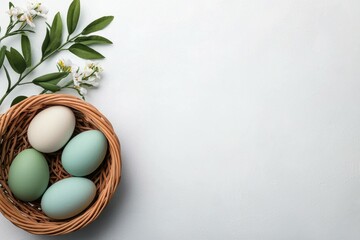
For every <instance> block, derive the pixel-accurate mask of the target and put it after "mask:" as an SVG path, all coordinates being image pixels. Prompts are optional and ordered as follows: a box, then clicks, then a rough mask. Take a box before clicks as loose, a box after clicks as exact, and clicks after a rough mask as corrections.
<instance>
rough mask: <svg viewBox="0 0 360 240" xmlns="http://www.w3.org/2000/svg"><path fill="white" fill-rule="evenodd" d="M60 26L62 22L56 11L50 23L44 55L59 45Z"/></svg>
mask: <svg viewBox="0 0 360 240" xmlns="http://www.w3.org/2000/svg"><path fill="white" fill-rule="evenodd" d="M62 28H63V24H62V20H61V15H60V13H59V12H58V13H57V14H56V15H55V17H54V20H53V22H52V24H51V29H50V34H49V45H48V47H47V48H46V51H45V55H46V54H48V53H51V52H53V51H55V50H56V49H57V48H58V47H60V45H61V41H62Z"/></svg>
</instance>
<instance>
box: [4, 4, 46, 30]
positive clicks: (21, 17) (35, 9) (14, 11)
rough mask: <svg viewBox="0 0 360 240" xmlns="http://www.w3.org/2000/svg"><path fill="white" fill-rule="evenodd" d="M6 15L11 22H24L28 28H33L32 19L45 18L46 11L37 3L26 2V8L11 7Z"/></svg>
mask: <svg viewBox="0 0 360 240" xmlns="http://www.w3.org/2000/svg"><path fill="white" fill-rule="evenodd" d="M7 13H8V14H9V15H10V16H11V19H12V20H13V21H20V22H26V24H28V25H29V26H30V27H35V24H34V18H35V17H37V16H39V17H43V18H46V17H47V16H46V14H47V13H48V9H47V8H46V7H44V6H43V5H42V3H41V2H39V1H31V2H28V4H27V8H25V9H24V8H21V7H11V8H10V9H9V10H8V11H7Z"/></svg>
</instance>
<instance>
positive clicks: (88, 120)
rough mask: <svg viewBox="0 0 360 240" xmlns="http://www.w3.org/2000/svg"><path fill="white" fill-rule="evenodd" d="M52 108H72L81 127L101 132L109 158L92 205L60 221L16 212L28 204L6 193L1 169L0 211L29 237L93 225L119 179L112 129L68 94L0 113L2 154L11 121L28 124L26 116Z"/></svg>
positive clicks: (36, 98)
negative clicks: (79, 117)
mask: <svg viewBox="0 0 360 240" xmlns="http://www.w3.org/2000/svg"><path fill="white" fill-rule="evenodd" d="M53 105H62V106H67V107H70V108H71V109H73V111H76V112H77V113H78V114H79V116H80V115H81V119H80V120H79V121H82V122H80V123H79V124H80V125H81V124H85V125H86V126H88V125H89V126H94V127H95V128H96V129H99V130H100V131H102V132H103V133H104V135H105V136H106V138H107V140H108V155H107V159H106V160H104V161H106V164H105V165H104V167H103V168H102V169H100V170H99V171H98V174H97V175H96V180H98V181H97V182H98V188H97V191H98V193H97V198H96V200H95V202H94V203H93V204H92V205H91V206H90V207H89V208H88V209H87V210H85V211H84V212H82V213H81V214H79V215H77V216H75V217H73V218H70V219H68V220H62V221H54V220H47V219H46V218H42V216H41V212H40V213H39V211H37V210H34V212H32V211H30V212H25V211H20V210H19V209H20V208H21V209H22V207H23V206H25V205H26V207H27V206H28V205H27V204H28V203H24V202H21V201H18V200H17V201H16V199H15V202H14V198H12V195H11V193H9V192H8V191H9V190H8V187H7V183H6V179H4V178H5V176H6V174H5V173H4V172H6V170H1V172H0V184H1V185H0V212H1V213H2V214H3V216H5V217H6V218H7V219H8V220H9V221H10V222H12V223H13V224H15V225H16V226H18V227H19V228H21V229H23V230H25V231H28V232H30V233H32V234H39V235H62V234H67V233H70V232H74V231H76V230H79V229H81V228H83V227H85V226H87V225H88V224H90V223H91V222H93V221H94V220H95V219H96V218H97V217H98V216H99V215H100V213H101V212H102V211H103V209H104V208H105V207H106V206H107V204H108V203H109V201H110V200H111V198H112V196H113V195H114V193H115V191H116V189H117V187H118V185H119V183H120V179H121V169H122V162H121V153H120V152H121V147H120V141H119V139H118V137H117V135H116V133H115V131H114V129H113V126H112V124H111V123H110V122H109V120H108V119H107V118H106V117H105V116H104V115H103V114H102V113H101V112H100V111H99V110H98V109H97V108H95V107H94V106H93V105H91V104H90V103H87V102H85V101H84V100H82V99H80V98H78V97H75V96H73V95H69V94H56V93H52V94H42V95H36V96H32V97H29V98H27V99H25V100H23V101H22V102H20V103H18V104H16V105H14V106H12V107H11V108H9V109H8V110H7V111H6V112H5V113H3V114H0V151H2V150H3V147H5V146H6V142H5V140H6V139H7V137H9V136H7V134H9V135H10V137H11V134H13V133H12V132H11V131H10V133H8V132H7V130H8V129H9V128H10V129H13V128H14V127H12V128H11V127H10V125H11V124H13V121H15V120H18V119H20V120H21V119H25V120H26V123H27V121H30V120H31V119H29V117H28V118H26V117H27V114H30V113H31V116H32V117H33V115H36V113H37V112H39V111H41V110H42V109H44V108H46V107H48V106H53ZM20 120H19V121H20ZM22 122H24V121H22ZM26 128H27V125H25V129H26ZM23 129H24V128H20V130H21V131H22V130H23ZM17 130H18V129H17ZM24 131H25V130H24ZM9 141H10V140H9ZM26 141H27V140H24V142H25V143H27V142H26ZM21 143H22V142H21ZM21 143H20V144H21ZM25 143H24V144H25ZM19 148H20V145H19V146H15V147H12V148H10V149H8V148H7V149H6V150H7V151H9V152H10V153H12V154H13V153H14V151H18V149H19ZM4 156H5V153H3V154H2V153H0V164H1V166H2V168H5V169H6V168H8V165H9V164H7V162H5V163H4V161H7V159H6V158H4ZM10 161H12V160H10ZM105 166H106V167H105ZM19 204H22V205H19ZM19 206H20V207H19ZM39 216H40V217H39ZM44 216H45V215H44Z"/></svg>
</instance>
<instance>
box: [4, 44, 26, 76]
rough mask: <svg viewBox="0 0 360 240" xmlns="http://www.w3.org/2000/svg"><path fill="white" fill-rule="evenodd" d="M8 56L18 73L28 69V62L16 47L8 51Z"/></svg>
mask: <svg viewBox="0 0 360 240" xmlns="http://www.w3.org/2000/svg"><path fill="white" fill-rule="evenodd" d="M5 55H6V58H7V59H8V61H9V63H10V66H11V68H12V69H14V71H15V72H17V73H18V74H22V73H23V72H24V71H25V69H26V62H25V59H24V58H23V56H21V54H20V53H19V52H18V51H17V50H16V49H14V48H10V51H6V53H5Z"/></svg>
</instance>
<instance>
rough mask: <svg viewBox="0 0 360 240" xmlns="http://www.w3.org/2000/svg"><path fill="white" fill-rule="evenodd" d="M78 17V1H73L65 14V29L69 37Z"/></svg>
mask: <svg viewBox="0 0 360 240" xmlns="http://www.w3.org/2000/svg"><path fill="white" fill-rule="evenodd" d="M79 17H80V0H74V1H73V2H72V3H71V4H70V7H69V10H68V13H67V29H68V33H69V35H70V34H72V33H73V32H74V31H75V29H76V26H77V24H78V21H79Z"/></svg>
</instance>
